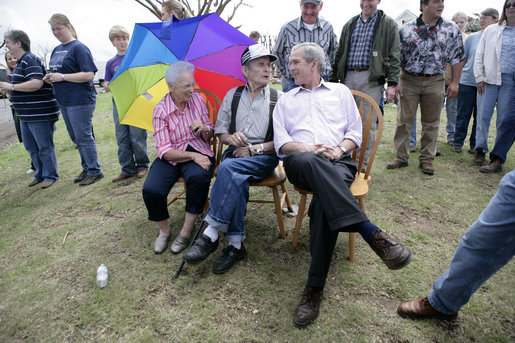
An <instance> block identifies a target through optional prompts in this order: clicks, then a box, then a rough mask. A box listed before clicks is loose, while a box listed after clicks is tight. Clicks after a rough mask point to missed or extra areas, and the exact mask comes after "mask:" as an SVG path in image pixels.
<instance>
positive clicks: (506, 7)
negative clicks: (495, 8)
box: [504, 2, 515, 10]
mask: <svg viewBox="0 0 515 343" xmlns="http://www.w3.org/2000/svg"><path fill="white" fill-rule="evenodd" d="M510 7H515V2H512V3H511V4H506V5H504V9H505V10H507V9H508V8H510Z"/></svg>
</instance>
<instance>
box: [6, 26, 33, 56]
mask: <svg viewBox="0 0 515 343" xmlns="http://www.w3.org/2000/svg"><path fill="white" fill-rule="evenodd" d="M4 38H7V39H8V40H10V41H11V42H13V43H18V42H20V43H21V48H22V49H23V50H24V51H30V38H29V36H28V35H27V34H26V33H25V32H23V31H21V30H11V31H7V32H6V33H5V34H4Z"/></svg>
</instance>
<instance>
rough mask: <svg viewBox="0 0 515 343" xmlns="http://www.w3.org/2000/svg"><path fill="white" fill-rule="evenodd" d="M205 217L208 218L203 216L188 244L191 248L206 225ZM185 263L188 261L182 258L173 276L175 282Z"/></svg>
mask: <svg viewBox="0 0 515 343" xmlns="http://www.w3.org/2000/svg"><path fill="white" fill-rule="evenodd" d="M206 216H207V213H206ZM204 219H206V217H205V216H204V218H202V220H201V221H200V224H199V226H198V227H197V230H196V231H195V234H194V235H193V238H192V239H191V242H190V245H189V246H188V249H189V248H191V246H192V245H193V243H194V242H195V241H196V240H197V238H198V235H199V234H200V230H202V226H203V225H204ZM184 263H186V261H184V260H182V262H181V265H180V266H179V268H178V269H177V271H176V272H175V275H174V276H173V278H172V282H174V281H175V280H177V278H178V277H179V274H180V273H181V271H182V268H183V267H184Z"/></svg>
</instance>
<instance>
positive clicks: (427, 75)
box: [402, 69, 442, 77]
mask: <svg viewBox="0 0 515 343" xmlns="http://www.w3.org/2000/svg"><path fill="white" fill-rule="evenodd" d="M402 71H403V72H405V73H406V74H408V75H411V76H424V77H431V76H437V75H442V74H424V73H412V72H409V71H407V70H405V69H403V70H402Z"/></svg>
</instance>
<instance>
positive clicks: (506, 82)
mask: <svg viewBox="0 0 515 343" xmlns="http://www.w3.org/2000/svg"><path fill="white" fill-rule="evenodd" d="M514 77H515V74H514V73H510V74H508V73H503V74H502V84H501V87H499V94H498V96H497V119H496V121H495V127H496V128H497V129H499V126H500V125H501V122H502V119H503V117H504V115H505V113H506V112H508V111H509V109H510V107H509V104H510V102H511V96H510V95H511V89H512V87H513V85H514V84H515V80H514Z"/></svg>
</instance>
